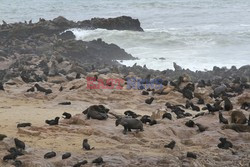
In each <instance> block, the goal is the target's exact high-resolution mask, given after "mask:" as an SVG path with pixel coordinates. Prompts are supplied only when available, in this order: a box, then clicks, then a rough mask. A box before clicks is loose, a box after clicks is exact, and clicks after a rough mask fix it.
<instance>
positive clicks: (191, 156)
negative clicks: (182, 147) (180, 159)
mask: <svg viewBox="0 0 250 167" xmlns="http://www.w3.org/2000/svg"><path fill="white" fill-rule="evenodd" d="M187 157H188V158H194V159H197V155H196V154H195V153H193V152H187Z"/></svg>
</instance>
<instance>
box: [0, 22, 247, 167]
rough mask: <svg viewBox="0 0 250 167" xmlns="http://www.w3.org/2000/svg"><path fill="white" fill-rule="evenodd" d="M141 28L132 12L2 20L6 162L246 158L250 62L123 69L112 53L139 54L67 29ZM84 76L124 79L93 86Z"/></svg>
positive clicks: (185, 162) (0, 99) (216, 162)
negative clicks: (135, 83)
mask: <svg viewBox="0 0 250 167" xmlns="http://www.w3.org/2000/svg"><path fill="white" fill-rule="evenodd" d="M130 23H131V24H130ZM91 26H92V27H91ZM129 26H131V27H129ZM138 26H140V24H138V20H134V19H132V18H130V17H119V18H116V19H115V18H114V19H97V18H96V19H91V20H88V21H81V22H73V21H69V20H67V19H65V18H63V17H58V18H55V19H54V20H52V21H47V20H44V19H40V21H39V22H38V23H32V22H30V23H15V24H7V23H5V24H3V25H1V28H0V37H2V38H0V42H1V44H2V45H0V58H1V57H2V59H0V60H1V61H0V63H1V66H0V68H1V69H0V95H1V96H0V122H1V124H0V126H1V134H0V148H1V149H0V158H1V161H0V166H10V165H14V166H52V167H57V166H60V167H61V166H76V167H80V166H92V165H95V164H96V165H105V166H129V165H136V166H142V167H144V166H216V167H217V166H218V167H219V166H239V164H240V165H241V166H248V165H249V158H248V157H247V156H246V155H248V154H250V151H249V150H250V142H249V140H248V139H249V135H250V126H249V125H250V121H249V116H250V114H249V106H250V105H249V104H250V82H249V81H250V78H249V76H250V75H249V74H250V66H243V67H241V68H240V69H236V68H235V67H232V68H231V69H226V68H218V67H214V69H213V70H212V71H207V72H201V71H197V72H192V71H190V70H185V69H183V68H182V67H180V66H179V65H177V64H176V63H174V67H175V70H174V71H173V70H165V71H161V72H159V71H154V70H149V69H147V68H146V67H140V66H137V65H134V66H133V67H124V66H121V65H120V64H119V63H117V62H115V61H113V60H118V59H119V58H120V57H124V58H126V59H133V57H132V56H131V55H129V54H127V53H126V52H125V51H124V50H122V49H121V48H119V47H118V46H116V45H115V44H106V43H105V42H104V41H102V40H101V39H98V40H95V41H91V42H84V41H76V40H75V39H74V35H73V34H72V33H70V31H67V32H65V33H62V32H64V31H65V30H67V29H68V28H74V27H81V28H90V27H91V28H100V27H101V28H107V29H117V30H121V29H127V30H133V31H142V28H138ZM135 27H137V28H135ZM31 30H36V31H31ZM51 34H52V35H53V36H51ZM23 41H26V42H24V43H23ZM48 43H49V44H51V46H50V45H48ZM38 44H40V45H39V46H38ZM21 46H23V47H21ZM32 46H33V47H32ZM34 46H36V47H34ZM5 48H8V49H5ZM34 48H35V49H34ZM45 48H46V49H45ZM106 53H109V54H106ZM46 55H50V56H46ZM79 55H83V56H82V57H81V56H79ZM98 55H99V56H98ZM116 55H118V56H116ZM77 62H78V63H77ZM79 62H80V63H79ZM88 77H93V78H95V80H94V81H93V83H92V84H95V82H96V81H97V80H98V78H99V79H101V80H102V81H103V82H107V83H108V84H106V83H103V85H109V86H110V87H112V86H115V83H110V82H109V81H108V79H112V78H118V79H123V80H124V81H125V82H124V84H123V85H119V86H121V87H122V89H105V90H102V89H87V86H88V81H87V78H88ZM128 77H134V78H146V79H145V80H150V79H152V78H162V83H157V84H158V85H159V84H162V87H159V88H160V89H159V90H155V89H153V88H152V89H151V88H147V89H145V87H144V86H145V85H143V84H146V82H143V83H142V82H141V83H140V87H139V89H130V90H128V89H126V88H127V85H126V84H128V83H127V81H126V78H128ZM154 88H155V87H154ZM61 118H64V119H61Z"/></svg>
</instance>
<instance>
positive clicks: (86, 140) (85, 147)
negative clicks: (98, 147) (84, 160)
mask: <svg viewBox="0 0 250 167" xmlns="http://www.w3.org/2000/svg"><path fill="white" fill-rule="evenodd" d="M82 148H83V149H85V150H93V149H94V147H92V148H90V145H89V143H88V139H83V142H82Z"/></svg>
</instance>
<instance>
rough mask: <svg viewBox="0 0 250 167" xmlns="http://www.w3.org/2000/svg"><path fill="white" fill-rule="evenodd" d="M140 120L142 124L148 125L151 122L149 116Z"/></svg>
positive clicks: (144, 116)
mask: <svg viewBox="0 0 250 167" xmlns="http://www.w3.org/2000/svg"><path fill="white" fill-rule="evenodd" d="M140 120H141V122H142V123H144V124H147V123H150V122H151V117H150V116H149V115H143V116H142V117H141V119H140Z"/></svg>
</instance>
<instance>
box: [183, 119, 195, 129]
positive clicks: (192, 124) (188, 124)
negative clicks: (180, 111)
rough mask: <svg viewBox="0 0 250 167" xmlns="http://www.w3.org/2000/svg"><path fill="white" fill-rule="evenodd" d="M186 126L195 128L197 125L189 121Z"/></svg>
mask: <svg viewBox="0 0 250 167" xmlns="http://www.w3.org/2000/svg"><path fill="white" fill-rule="evenodd" d="M185 125H186V126H187V127H190V128H191V127H194V125H195V123H194V121H192V120H189V121H187V122H186V123H185Z"/></svg>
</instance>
